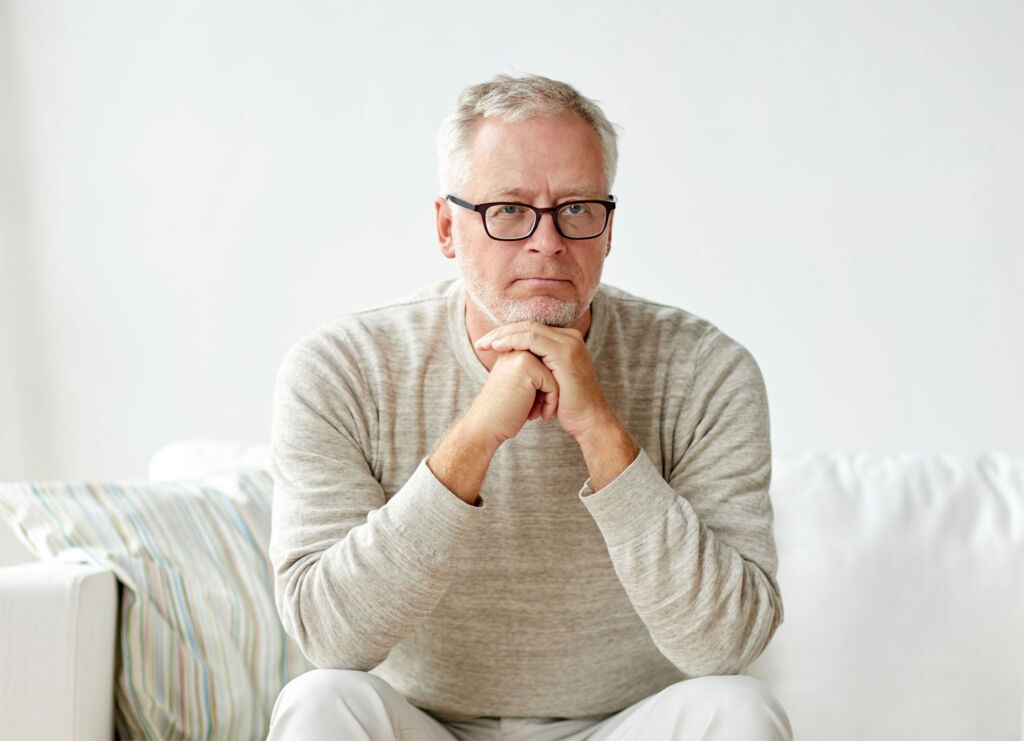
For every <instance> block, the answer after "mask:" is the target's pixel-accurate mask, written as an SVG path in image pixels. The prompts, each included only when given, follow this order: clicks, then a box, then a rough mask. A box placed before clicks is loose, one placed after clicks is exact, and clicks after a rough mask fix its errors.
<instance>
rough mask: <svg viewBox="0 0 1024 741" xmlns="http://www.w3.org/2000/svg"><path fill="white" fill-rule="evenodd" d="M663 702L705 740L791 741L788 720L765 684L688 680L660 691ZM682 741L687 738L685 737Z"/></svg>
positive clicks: (717, 678) (736, 679)
mask: <svg viewBox="0 0 1024 741" xmlns="http://www.w3.org/2000/svg"><path fill="white" fill-rule="evenodd" d="M661 695H662V702H663V703H664V704H665V705H667V706H669V707H672V708H674V709H675V710H676V711H677V712H679V714H680V716H679V717H680V723H681V724H684V725H685V726H686V727H687V728H688V729H690V730H692V729H693V728H694V721H697V722H698V723H699V725H700V729H701V731H702V732H703V733H704V734H705V736H706V737H708V738H745V739H746V738H749V739H791V738H792V737H793V731H792V729H791V728H790V724H789V718H788V717H787V716H786V712H785V710H783V708H782V705H780V704H779V701H778V700H776V699H775V696H774V695H772V693H771V691H770V690H769V689H768V687H767V686H766V685H765V684H764V682H762V681H760V680H759V679H755V678H754V677H748V676H744V675H734V676H712V677H698V678H696V679H688V680H686V681H683V682H679V683H677V684H674V685H672V686H671V687H668V688H666V689H665V690H663V691H662V693H661ZM682 737H684V738H688V737H689V736H688V735H687V734H682Z"/></svg>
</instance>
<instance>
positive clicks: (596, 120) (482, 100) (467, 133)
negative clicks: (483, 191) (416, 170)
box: [437, 75, 619, 195]
mask: <svg viewBox="0 0 1024 741" xmlns="http://www.w3.org/2000/svg"><path fill="white" fill-rule="evenodd" d="M569 113H575V114H576V115H577V116H579V117H580V118H582V119H583V120H584V121H586V122H587V124H588V125H589V126H590V127H591V128H592V129H593V130H594V133H595V134H597V136H598V138H599V139H600V140H601V152H602V158H603V167H604V175H605V181H606V182H605V188H606V189H607V190H608V191H609V192H610V191H611V187H612V183H613V182H614V181H615V168H616V166H617V165H618V157H619V155H618V144H617V135H616V133H615V127H614V126H613V125H612V123H611V122H610V121H609V120H608V119H607V118H606V117H605V115H604V111H602V110H601V108H600V106H598V105H597V103H595V102H594V101H592V100H590V99H589V98H586V97H584V96H582V95H580V93H579V92H578V91H577V90H576V89H575V88H574V87H572V86H571V85H568V84H566V83H564V82H558V81H557V80H551V79H548V78H547V77H541V76H539V75H526V76H523V77H512V76H510V75H498V76H497V77H495V78H494V79H493V80H491V81H490V82H482V83H480V84H479V85H472V86H470V87H468V88H466V89H465V90H463V91H462V93H461V94H460V95H459V100H458V102H457V103H456V105H455V109H454V110H453V111H452V112H451V113H449V114H448V115H447V116H445V119H444V121H442V122H441V128H440V130H439V131H438V132H437V160H438V171H439V175H440V180H441V192H442V193H455V192H457V191H458V190H459V189H460V188H461V187H462V186H464V185H465V184H466V180H467V179H468V177H469V172H470V169H471V167H472V162H473V159H472V153H471V152H470V151H469V150H470V140H471V139H472V136H473V133H474V132H475V131H476V128H477V127H478V126H479V124H480V123H481V122H483V121H484V120H486V119H502V120H504V121H510V122H511V121H523V120H526V119H528V118H537V117H541V116H558V115H562V114H569ZM606 195H607V194H606Z"/></svg>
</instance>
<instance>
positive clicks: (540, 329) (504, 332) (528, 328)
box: [474, 321, 583, 350]
mask: <svg viewBox="0 0 1024 741" xmlns="http://www.w3.org/2000/svg"><path fill="white" fill-rule="evenodd" d="M524 333H526V334H533V335H536V336H538V337H547V338H549V339H551V340H553V341H561V342H565V341H571V340H574V339H578V340H582V339H583V335H582V334H580V333H579V331H577V330H574V329H566V328H562V327H549V326H547V325H546V324H541V323H540V322H532V321H529V322H514V323H512V324H504V325H502V326H500V327H496V328H495V329H492V330H491V331H490V332H488V333H487V334H485V335H483V336H482V337H480V338H479V339H478V340H477V341H476V343H474V344H475V345H476V348H477V349H478V350H489V349H497V348H494V347H493V343H494V342H495V341H497V340H501V339H503V338H507V337H510V336H512V335H517V334H524Z"/></svg>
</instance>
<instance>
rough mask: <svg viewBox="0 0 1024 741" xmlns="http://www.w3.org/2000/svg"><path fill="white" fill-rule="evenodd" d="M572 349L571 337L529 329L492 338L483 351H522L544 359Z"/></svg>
mask: <svg viewBox="0 0 1024 741" xmlns="http://www.w3.org/2000/svg"><path fill="white" fill-rule="evenodd" d="M570 347H571V340H570V338H569V337H566V336H564V335H560V334H549V333H547V332H544V331H539V330H536V329H527V330H524V331H520V332H511V333H507V334H501V335H498V336H495V337H492V338H491V339H489V340H488V343H487V344H486V345H485V346H484V347H481V349H482V350H493V351H495V352H510V351H512V350H522V351H525V352H529V353H532V354H533V355H536V356H537V357H538V358H542V359H543V358H546V357H549V356H552V355H559V354H561V353H563V352H565V351H566V350H568V349H570Z"/></svg>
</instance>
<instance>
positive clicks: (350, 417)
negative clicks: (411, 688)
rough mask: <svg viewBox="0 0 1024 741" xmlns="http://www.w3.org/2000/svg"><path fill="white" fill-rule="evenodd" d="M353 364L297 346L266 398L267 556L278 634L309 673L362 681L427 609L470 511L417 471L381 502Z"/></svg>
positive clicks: (362, 390) (444, 583) (367, 401)
mask: <svg viewBox="0 0 1024 741" xmlns="http://www.w3.org/2000/svg"><path fill="white" fill-rule="evenodd" d="M355 367H356V364H355V363H353V364H351V366H350V367H348V368H346V367H345V364H342V367H339V364H338V363H336V362H327V361H325V359H324V357H323V355H322V354H319V355H318V354H317V353H316V352H311V351H310V348H308V347H302V346H297V348H296V349H293V351H292V352H291V353H289V355H288V357H287V358H286V359H285V361H284V363H283V365H282V367H281V371H280V372H279V374H278V379H277V386H276V390H275V395H274V414H273V430H272V469H273V475H274V502H273V514H272V529H271V544H270V557H271V561H272V563H273V567H274V570H275V599H276V602H277V608H278V612H279V613H280V615H281V620H282V623H283V625H284V628H285V630H286V631H287V632H288V634H289V635H291V636H292V637H293V638H294V639H295V640H296V642H297V643H298V645H299V647H300V648H301V649H302V651H303V653H304V654H305V655H306V657H307V658H308V659H309V660H310V661H311V662H313V664H315V665H316V666H319V667H323V668H344V669H358V670H363V671H366V670H369V669H371V668H373V667H374V666H376V665H377V664H379V663H380V662H381V661H383V660H384V659H385V658H387V655H388V653H389V652H390V651H391V649H392V647H393V646H394V645H395V644H396V643H398V642H399V641H400V640H402V639H403V638H404V637H405V636H407V635H408V634H409V633H411V632H412V631H413V630H414V628H415V627H416V626H417V625H418V624H419V622H420V621H421V620H422V619H423V618H424V617H425V616H427V615H428V614H430V612H431V611H432V610H433V608H434V607H435V605H436V604H437V602H438V601H439V600H440V598H441V596H442V595H443V594H444V592H445V590H446V589H447V587H448V584H449V582H450V578H451V577H450V573H451V569H449V568H447V565H448V564H449V562H450V559H451V557H452V556H453V555H454V554H455V553H456V552H457V550H458V547H459V543H460V540H461V538H462V536H463V534H464V533H465V532H466V531H467V530H468V529H470V528H471V527H472V526H473V523H474V521H475V518H477V517H479V515H480V508H477V507H472V506H470V505H467V504H466V503H464V502H463V501H462V500H461V499H459V498H458V497H456V496H455V495H454V494H452V493H451V492H450V491H448V490H447V489H446V488H445V487H444V486H443V485H442V484H441V483H440V482H439V481H438V480H437V479H436V477H434V475H433V474H432V473H431V471H430V469H429V468H428V467H427V466H426V464H425V463H422V462H421V463H420V465H419V467H418V468H416V470H415V471H413V472H411V475H410V477H409V479H408V480H407V482H406V483H405V484H404V486H402V487H401V488H400V489H399V490H398V491H397V492H396V493H395V494H394V495H393V496H392V497H391V498H387V497H386V493H385V491H384V490H383V488H382V486H381V484H380V483H379V481H378V480H377V479H376V478H375V477H374V475H373V470H372V465H371V461H372V454H371V450H372V447H373V440H374V436H375V435H376V430H375V429H374V425H375V423H376V412H375V411H374V410H373V409H372V405H373V402H372V394H371V393H370V389H369V388H368V387H367V385H366V384H365V383H364V382H363V381H362V380H361V376H360V375H359V373H358V371H356V370H355Z"/></svg>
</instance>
